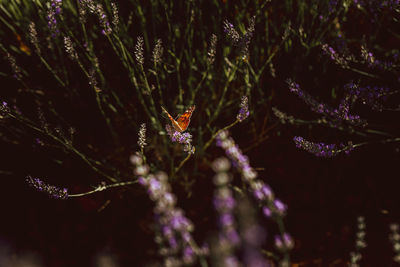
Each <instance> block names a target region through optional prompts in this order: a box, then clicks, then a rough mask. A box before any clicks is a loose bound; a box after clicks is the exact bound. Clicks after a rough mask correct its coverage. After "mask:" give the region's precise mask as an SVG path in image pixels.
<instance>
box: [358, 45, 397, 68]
mask: <svg viewBox="0 0 400 267" xmlns="http://www.w3.org/2000/svg"><path fill="white" fill-rule="evenodd" d="M395 56H396V55H395ZM361 59H362V60H361V62H362V63H365V64H367V66H368V67H370V68H378V69H381V70H387V69H391V68H393V67H395V64H394V63H393V62H391V61H383V60H379V59H377V58H375V56H374V54H373V53H372V52H370V51H368V50H367V48H366V47H365V46H364V45H363V46H361Z"/></svg>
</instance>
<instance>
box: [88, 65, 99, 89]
mask: <svg viewBox="0 0 400 267" xmlns="http://www.w3.org/2000/svg"><path fill="white" fill-rule="evenodd" d="M89 84H90V86H91V87H92V88H93V89H94V90H95V91H96V92H97V93H99V92H101V89H100V88H99V86H98V83H97V78H96V71H95V69H94V68H92V69H90V71H89Z"/></svg>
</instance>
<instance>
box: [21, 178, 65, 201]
mask: <svg viewBox="0 0 400 267" xmlns="http://www.w3.org/2000/svg"><path fill="white" fill-rule="evenodd" d="M26 181H27V183H28V184H29V185H30V186H32V187H34V188H35V189H36V190H38V191H41V192H44V193H46V194H48V195H49V196H50V197H52V198H55V199H67V198H68V190H67V188H59V187H56V186H54V185H49V184H46V183H44V182H43V181H42V180H40V179H39V178H32V177H31V176H27V177H26Z"/></svg>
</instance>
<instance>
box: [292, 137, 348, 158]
mask: <svg viewBox="0 0 400 267" xmlns="http://www.w3.org/2000/svg"><path fill="white" fill-rule="evenodd" d="M293 141H294V143H295V144H296V147H298V148H301V149H304V150H306V151H308V152H310V153H312V154H314V155H315V156H317V157H323V158H332V157H334V156H337V155H338V154H339V153H341V152H344V153H346V154H349V153H350V152H351V151H352V150H353V149H354V146H353V143H352V142H349V143H348V144H347V146H346V145H344V144H340V145H336V144H325V143H314V142H311V141H307V140H306V139H304V138H303V137H301V136H295V137H294V138H293Z"/></svg>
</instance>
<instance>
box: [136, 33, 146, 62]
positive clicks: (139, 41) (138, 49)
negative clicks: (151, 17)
mask: <svg viewBox="0 0 400 267" xmlns="http://www.w3.org/2000/svg"><path fill="white" fill-rule="evenodd" d="M143 45H144V43H143V37H141V36H139V37H138V38H137V42H136V46H135V57H136V61H137V63H138V64H139V65H143V63H144V56H143Z"/></svg>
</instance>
